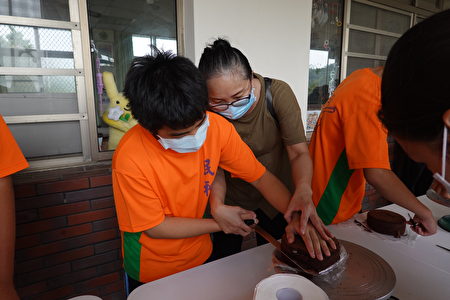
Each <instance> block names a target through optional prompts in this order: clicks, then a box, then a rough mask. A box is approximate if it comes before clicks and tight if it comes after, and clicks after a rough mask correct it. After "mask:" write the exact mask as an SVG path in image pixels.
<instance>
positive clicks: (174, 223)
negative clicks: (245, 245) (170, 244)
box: [145, 216, 220, 239]
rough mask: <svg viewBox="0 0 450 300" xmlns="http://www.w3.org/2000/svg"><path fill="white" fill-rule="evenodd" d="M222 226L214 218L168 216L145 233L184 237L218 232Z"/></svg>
mask: <svg viewBox="0 0 450 300" xmlns="http://www.w3.org/2000/svg"><path fill="white" fill-rule="evenodd" d="M218 231H220V227H219V225H218V224H217V222H216V221H214V219H196V218H181V217H168V216H166V217H165V219H164V221H163V222H162V223H161V224H159V225H157V226H155V227H153V228H150V229H147V230H146V231H145V233H146V234H147V235H148V236H150V237H151V238H155V239H184V238H190V237H194V236H199V235H202V234H207V233H212V232H218Z"/></svg>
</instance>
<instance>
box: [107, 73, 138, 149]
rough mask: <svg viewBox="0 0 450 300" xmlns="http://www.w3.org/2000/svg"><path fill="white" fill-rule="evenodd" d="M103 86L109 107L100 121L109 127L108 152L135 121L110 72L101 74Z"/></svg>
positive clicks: (126, 100)
mask: <svg viewBox="0 0 450 300" xmlns="http://www.w3.org/2000/svg"><path fill="white" fill-rule="evenodd" d="M103 84H104V85H105V90H106V94H107V95H108V98H109V106H108V109H107V110H106V111H105V112H104V113H103V116H102V119H103V121H104V122H105V123H106V124H108V126H109V139H108V150H114V149H116V147H117V145H118V144H119V141H120V139H121V138H122V136H123V135H124V134H125V132H127V131H128V130H129V129H130V128H132V127H133V126H134V125H136V124H137V121H136V120H135V119H134V118H133V115H132V113H131V110H130V105H129V103H128V99H127V98H125V96H123V95H122V93H119V91H118V90H117V86H116V82H115V81H114V76H113V74H112V73H111V72H103Z"/></svg>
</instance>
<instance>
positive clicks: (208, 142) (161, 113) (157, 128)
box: [112, 52, 314, 292]
mask: <svg viewBox="0 0 450 300" xmlns="http://www.w3.org/2000/svg"><path fill="white" fill-rule="evenodd" d="M124 95H125V96H126V97H127V98H128V99H129V101H130V107H131V110H132V112H133V116H134V118H135V119H136V120H137V121H138V123H139V125H136V126H135V127H133V128H132V129H131V130H129V131H128V132H127V133H126V134H125V135H124V137H123V138H122V140H121V141H120V143H119V145H118V147H117V149H116V150H115V153H114V157H113V166H112V169H113V170H112V171H113V189H114V200H115V204H116V211H117V217H118V220H119V228H120V230H121V234H122V252H123V260H124V269H125V271H126V282H128V287H127V291H128V292H129V291H131V290H132V289H133V288H135V287H136V286H139V285H140V284H142V283H144V282H149V281H152V280H155V279H159V278H161V277H164V276H168V275H171V274H174V273H176V272H180V271H184V270H186V269H189V268H192V267H195V266H198V265H201V264H203V263H204V262H205V261H207V260H208V258H209V256H210V255H211V252H212V243H211V239H210V235H209V234H210V233H212V232H217V231H219V230H220V227H219V225H218V224H217V222H216V221H215V220H214V219H207V218H203V216H204V213H205V208H206V204H207V202H208V197H209V195H210V193H211V189H212V184H213V181H214V178H215V175H216V172H217V169H218V167H219V166H220V167H221V168H223V169H225V170H227V171H229V172H230V173H231V174H233V176H236V177H239V178H242V179H243V180H246V181H248V182H251V184H252V185H253V186H254V187H256V188H257V189H258V190H259V191H260V192H261V193H262V194H263V195H264V196H265V197H266V199H268V200H269V201H270V203H271V204H272V205H273V206H274V207H275V208H276V209H278V210H279V211H280V212H285V211H286V209H287V207H288V204H289V200H290V193H289V191H288V190H287V188H286V187H285V186H284V185H283V184H282V183H281V182H280V181H279V180H278V179H277V178H276V177H275V176H273V175H272V174H271V173H270V172H268V171H266V169H265V167H264V166H263V165H261V163H259V162H258V161H257V160H256V158H255V157H254V155H253V153H252V151H251V150H250V149H249V148H248V147H247V145H246V144H245V143H244V142H243V141H242V140H241V139H240V137H239V135H238V134H237V132H236V130H235V129H234V128H233V126H232V125H231V124H230V123H229V122H228V121H226V120H225V119H224V118H222V117H220V116H218V115H216V114H213V113H209V112H206V109H207V107H208V94H207V88H206V83H205V81H204V79H203V77H202V75H201V73H200V72H199V71H198V69H197V68H196V67H195V66H194V64H193V63H192V62H191V61H189V60H188V59H187V58H184V57H180V56H174V55H172V54H171V53H167V52H166V53H160V52H158V53H157V55H156V56H155V57H152V56H145V57H141V58H136V59H135V60H134V61H133V62H132V64H131V67H130V70H129V71H128V74H127V77H126V82H125V88H124ZM242 217H243V219H248V218H253V214H252V213H251V212H249V214H248V215H247V216H245V215H244V216H242ZM292 219H293V221H292V222H291V223H290V225H288V227H287V229H286V232H287V234H289V236H290V238H291V239H293V235H294V227H298V226H296V225H297V224H299V223H298V217H294V218H292ZM308 228H309V229H310V230H313V231H314V229H313V228H312V226H308Z"/></svg>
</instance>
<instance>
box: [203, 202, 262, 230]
mask: <svg viewBox="0 0 450 300" xmlns="http://www.w3.org/2000/svg"><path fill="white" fill-rule="evenodd" d="M211 214H212V216H213V217H214V220H216V222H217V223H218V224H219V226H220V228H221V229H222V231H223V232H225V233H227V234H230V233H232V234H239V235H242V236H246V235H248V234H250V233H251V232H252V231H253V229H252V228H251V227H249V226H247V225H246V224H245V223H244V220H248V219H250V220H255V223H257V222H258V220H257V219H256V214H255V213H254V212H253V211H251V210H246V209H243V208H241V207H239V206H230V205H225V204H221V205H216V206H215V207H214V209H211Z"/></svg>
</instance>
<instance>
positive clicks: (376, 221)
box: [367, 209, 406, 238]
mask: <svg viewBox="0 0 450 300" xmlns="http://www.w3.org/2000/svg"><path fill="white" fill-rule="evenodd" d="M367 225H369V227H370V228H371V229H373V230H374V231H376V232H378V233H382V234H388V235H392V236H395V237H397V238H399V237H401V236H402V235H403V234H404V233H405V229H406V219H405V218H404V217H403V216H402V215H399V214H398V213H395V212H393V211H390V210H385V209H375V210H371V211H369V212H368V213H367Z"/></svg>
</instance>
